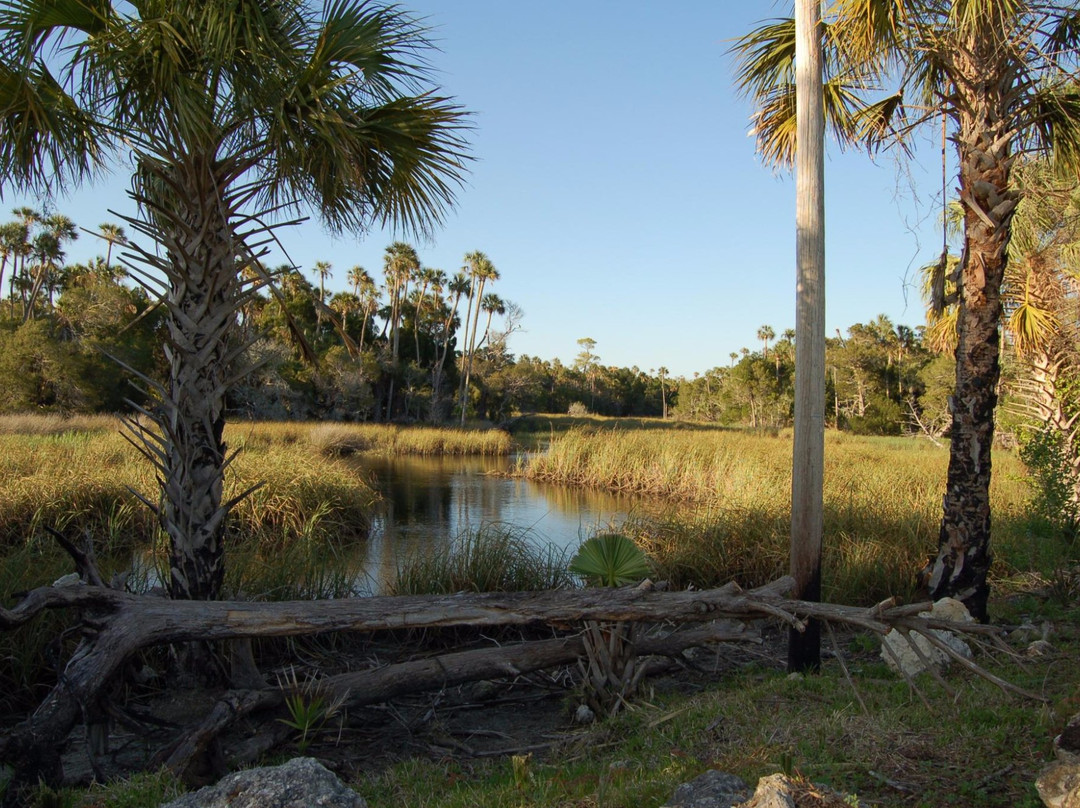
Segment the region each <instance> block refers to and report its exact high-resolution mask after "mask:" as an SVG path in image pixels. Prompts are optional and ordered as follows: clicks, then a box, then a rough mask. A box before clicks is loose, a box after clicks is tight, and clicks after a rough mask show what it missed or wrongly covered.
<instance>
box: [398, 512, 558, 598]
mask: <svg viewBox="0 0 1080 808" xmlns="http://www.w3.org/2000/svg"><path fill="white" fill-rule="evenodd" d="M568 563H569V558H568V555H567V553H566V551H565V550H561V549H558V548H556V547H553V546H550V545H549V546H543V547H542V546H538V545H537V544H535V543H533V542H532V541H530V539H529V537H528V535H527V533H526V532H525V531H522V530H520V529H518V528H514V527H513V526H509V525H484V526H483V527H481V528H480V529H479V530H477V531H475V532H467V533H464V534H462V535H461V536H460V537H458V539H457V540H456V541H454V542H453V543H451V544H450V545H448V546H446V547H443V548H440V549H438V550H435V551H434V552H432V551H426V552H421V553H417V554H416V555H414V556H412V557H410V558H408V559H406V560H405V562H404V563H402V564H401V566H400V567H399V569H398V571H397V574H396V576H395V577H394V579H393V580H392V581H391V583H390V585H389V587H388V590H389V592H388V594H393V595H440V594H441V595H445V594H452V593H454V592H462V591H469V592H526V591H536V590H541V589H561V588H564V587H568V586H573V585H574V578H573V576H572V575H571V574H570V573H569V572H568V571H567V565H568Z"/></svg>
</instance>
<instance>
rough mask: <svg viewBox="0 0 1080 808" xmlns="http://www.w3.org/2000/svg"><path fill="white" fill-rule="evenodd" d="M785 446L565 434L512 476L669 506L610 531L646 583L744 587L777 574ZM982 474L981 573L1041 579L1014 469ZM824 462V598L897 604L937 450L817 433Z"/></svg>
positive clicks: (929, 512)
mask: <svg viewBox="0 0 1080 808" xmlns="http://www.w3.org/2000/svg"><path fill="white" fill-rule="evenodd" d="M791 448H792V444H791V438H790V434H787V433H784V432H779V433H776V434H764V433H751V432H740V431H734V430H729V431H720V430H715V429H694V428H692V427H690V428H688V427H683V428H681V429H679V430H676V431H670V432H660V431H655V430H652V431H649V432H643V431H637V432H635V431H622V430H620V431H615V430H572V431H571V432H569V433H567V434H566V435H565V436H563V437H557V438H556V439H555V440H554V441H552V443H551V446H550V448H549V449H548V451H547V452H546V453H544V454H541V455H538V456H535V457H533V458H531V459H530V460H528V461H525V462H523V463H522V464H521V465H520V466H519V467H518V470H517V473H518V474H521V475H523V476H526V477H529V478H532V479H538V480H544V481H550V482H559V483H570V484H575V485H589V486H594V487H603V488H609V489H613V490H619V491H629V492H634V493H637V494H643V495H649V496H653V497H658V498H663V499H664V500H668V501H672V502H674V503H678V504H676V505H674V506H672V505H668V506H665V507H660V506H657V507H656V508H651V509H649V510H650V511H651V513H638V514H636V515H635V516H634V517H632V518H631V519H630V520H629V522H628V523H627V524H626V525H625V526H623V528H622V530H623V531H624V532H626V533H627V534H628V535H630V536H632V537H633V538H634V539H635V541H637V542H638V543H639V544H640V545H641V546H642V548H643V549H644V550H645V551H646V552H647V553H648V554H649V555H650V556H651V557H652V559H653V561H654V562H655V564H656V565H657V567H658V574H659V575H660V576H661V577H664V578H667V579H668V580H670V581H671V582H672V584H673V585H676V586H687V585H691V584H692V585H695V586H699V587H709V586H716V585H720V584H722V583H725V582H726V581H728V580H736V581H738V582H739V583H740V584H741V585H743V586H757V585H760V584H763V583H765V582H767V581H769V580H772V579H774V578H776V577H777V576H779V575H782V574H784V573H785V572H786V571H787V558H788V548H789V544H790V518H791V517H790V514H791V511H790V502H791V493H790V492H791ZM994 462H995V467H994V468H995V473H994V483H993V486H992V490H991V497H992V501H993V508H994V520H995V521H994V525H995V532H994V546H995V552H996V553H997V563H996V564H995V567H994V575H995V576H997V577H999V578H1002V577H1007V576H1010V575H1013V574H1015V573H1017V572H1020V571H1023V570H1030V569H1032V568H1033V567H1032V566H1031V565H1032V563H1035V562H1038V564H1039V566H1036V567H1035V569H1041V570H1043V571H1044V572H1046V573H1049V572H1050V571H1052V570H1053V569H1055V568H1056V566H1059V565H1060V564H1061V563H1062V561H1063V558H1064V552H1065V551H1064V549H1063V548H1062V547H1061V545H1060V542H1057V543H1055V542H1053V541H1052V540H1038V541H1033V538H1032V536H1031V535H1030V534H1029V531H1028V523H1027V521H1026V519H1025V513H1026V504H1027V501H1028V496H1029V494H1028V487H1027V485H1026V484H1025V482H1024V469H1023V466H1022V464H1021V463H1020V461H1019V459H1018V458H1017V457H1016V455H1015V454H1014V453H1012V452H1006V451H999V452H997V453H996V454H995V459H994ZM825 464H826V468H825V491H824V500H825V539H824V545H825V548H824V558H823V568H824V569H823V589H824V592H823V594H824V596H825V597H826V598H827V599H830V600H838V601H841V602H860V603H865V602H871V601H875V600H880V599H883V598H885V597H887V596H889V595H899V596H910V595H911V594H913V592H914V585H915V581H914V576H915V572H916V571H918V570H919V569H920V568H921V567H922V566H923V565H924V564H925V562H926V559H927V557H928V555H930V554H931V553H933V552H934V551H935V549H936V547H937V534H938V528H939V523H940V518H941V494H942V491H943V490H944V481H945V473H946V470H947V467H948V454H947V452H946V451H944V450H943V449H940V448H937V447H934V446H932V445H930V444H928V443H923V442H918V441H915V440H910V439H895V438H866V437H856V436H851V435H847V434H842V433H829V434H828V435H827V438H826V455H825ZM655 513H661V514H662V515H659V516H657V515H655Z"/></svg>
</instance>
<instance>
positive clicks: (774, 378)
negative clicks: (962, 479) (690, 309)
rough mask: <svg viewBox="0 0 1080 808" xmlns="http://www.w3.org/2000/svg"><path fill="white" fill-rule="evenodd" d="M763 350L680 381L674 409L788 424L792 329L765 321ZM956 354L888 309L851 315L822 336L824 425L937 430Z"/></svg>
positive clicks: (943, 421) (874, 431) (890, 431)
mask: <svg viewBox="0 0 1080 808" xmlns="http://www.w3.org/2000/svg"><path fill="white" fill-rule="evenodd" d="M757 337H758V339H759V340H760V341H761V343H762V344H761V348H760V350H755V351H751V350H750V349H749V348H743V349H742V351H741V352H739V353H732V354H730V357H729V358H730V360H731V361H730V364H729V365H728V366H727V367H715V368H713V369H712V370H709V371H707V372H706V373H705V374H703V375H698V374H694V378H692V379H682V380H680V383H679V385H678V389H677V393H676V396H677V402H678V403H677V405H676V407H675V415H676V417H680V418H686V419H688V420H694V421H713V422H717V423H722V424H731V425H741V426H749V427H766V428H776V427H784V426H788V425H790V423H791V419H792V410H793V406H794V379H795V332H794V331H791V330H786V331H784V332H783V333H782V334H781V335H780V338H779V339H777V340H775V342H774V341H773V338H774V337H775V332H774V331H773V329H772V328H771V327H770V326H762V327H761V328H760V329H759V330H758V332H757ZM952 362H953V360H952V359H951V357H950V356H948V355H945V354H939V353H935V352H934V351H932V350H931V349H930V347H928V345H927V344H926V341H925V340H924V338H923V329H922V328H919V329H911V328H909V327H908V326H904V325H894V324H893V323H892V322H891V321H890V320H889V318H888V317H886V316H885V315H879V316H878V317H877V318H875V319H874V320H873V321H871V322H870V323H856V324H855V325H853V326H851V327H850V328H848V329H847V335H846V336H845V335H842V334H841V333H840V332H839V331H837V333H836V336H835V337H833V338H830V339H827V340H826V353H825V363H826V369H825V374H826V376H825V384H826V421H827V423H828V425H830V426H832V427H835V428H838V429H845V430H850V431H852V432H856V433H859V434H867V435H899V434H901V433H906V432H912V431H918V432H928V433H930V434H931V435H932V436H933V437H935V438H936V437H938V436H940V435H941V434H942V432H943V431H944V429H945V427H946V425H947V423H948V406H947V397H948V392H949V385H950V383H951V379H952V375H951V374H952V373H953V364H952Z"/></svg>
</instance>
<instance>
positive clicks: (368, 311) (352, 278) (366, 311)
mask: <svg viewBox="0 0 1080 808" xmlns="http://www.w3.org/2000/svg"><path fill="white" fill-rule="evenodd" d="M349 285H350V286H351V287H352V290H353V294H354V295H356V297H357V299H358V300H359V301H360V306H359V310H360V311H361V312H362V313H363V315H364V319H363V321H362V322H361V325H360V346H359V351H360V352H363V350H364V336H365V335H366V333H367V324H368V320H369V319H370V318H371V315H372V314H374V313H375V312H376V311H377V310H378V308H379V301H378V296H379V290H378V288H377V287H376V285H375V279H374V278H372V277H371V275H369V274H368V271H367V270H366V269H364V268H363V267H361V266H355V267H353V268H352V269H350V270H349Z"/></svg>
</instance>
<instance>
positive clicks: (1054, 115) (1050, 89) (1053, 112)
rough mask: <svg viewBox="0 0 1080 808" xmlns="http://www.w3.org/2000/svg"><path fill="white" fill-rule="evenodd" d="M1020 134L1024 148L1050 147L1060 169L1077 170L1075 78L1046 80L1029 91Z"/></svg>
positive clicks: (1078, 88) (1079, 107) (1079, 101)
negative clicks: (1022, 135) (1071, 79)
mask: <svg viewBox="0 0 1080 808" xmlns="http://www.w3.org/2000/svg"><path fill="white" fill-rule="evenodd" d="M1025 117H1026V118H1027V119H1028V120H1029V121H1030V124H1031V125H1030V126H1029V127H1028V128H1027V129H1026V131H1025V133H1024V137H1023V141H1024V142H1023V146H1024V148H1025V150H1026V151H1029V152H1036V153H1045V152H1047V151H1049V152H1050V153H1051V155H1052V156H1053V159H1054V163H1055V165H1056V166H1057V167H1058V168H1059V170H1063V171H1066V172H1069V173H1072V174H1073V175H1074V176H1075V175H1076V173H1078V172H1080V85H1078V84H1077V83H1076V82H1075V81H1068V82H1064V81H1062V82H1056V83H1052V84H1051V83H1046V84H1043V85H1042V86H1039V87H1037V88H1036V89H1035V90H1034V92H1032V93H1031V95H1030V99H1029V101H1028V106H1027V111H1026V116H1025Z"/></svg>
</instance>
